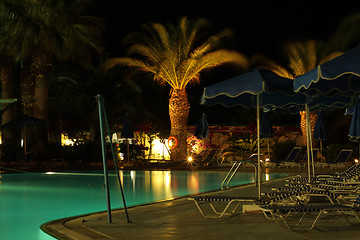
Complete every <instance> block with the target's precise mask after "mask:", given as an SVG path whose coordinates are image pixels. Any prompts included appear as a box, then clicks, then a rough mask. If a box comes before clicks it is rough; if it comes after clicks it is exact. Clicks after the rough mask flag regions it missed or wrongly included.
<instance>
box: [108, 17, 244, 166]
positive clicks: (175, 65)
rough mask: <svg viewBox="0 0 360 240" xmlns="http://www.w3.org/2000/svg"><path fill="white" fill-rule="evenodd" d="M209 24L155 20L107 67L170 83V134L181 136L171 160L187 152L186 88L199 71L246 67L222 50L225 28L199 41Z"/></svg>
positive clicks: (233, 54) (232, 53)
mask: <svg viewBox="0 0 360 240" xmlns="http://www.w3.org/2000/svg"><path fill="white" fill-rule="evenodd" d="M207 25H208V23H207V21H206V20H204V19H198V20H195V21H190V20H189V19H188V18H186V17H182V18H181V19H180V21H179V22H178V25H176V26H175V25H171V24H170V25H162V24H160V23H152V24H147V25H145V26H143V30H144V32H137V33H134V34H132V35H130V36H129V37H128V38H127V39H126V43H129V44H130V46H129V49H128V52H129V54H132V57H124V58H113V59H110V60H109V61H108V62H107V63H106V66H107V69H109V68H111V67H113V66H115V65H126V66H128V67H133V68H137V69H139V70H141V71H144V72H148V73H151V74H152V75H153V78H154V81H156V82H157V83H159V84H160V85H165V84H168V85H170V86H171V93H170V94H171V97H170V100H169V115H170V122H171V133H170V134H171V135H172V136H174V137H176V138H177V139H178V147H177V148H175V149H173V151H172V153H171V155H172V159H173V160H176V161H179V160H183V159H185V155H186V146H187V145H186V127H187V119H188V115H189V102H188V99H187V98H188V97H187V93H186V87H187V86H188V85H189V84H190V83H198V82H199V80H200V72H201V71H203V70H205V69H209V68H213V67H216V66H219V65H221V64H225V63H236V64H239V65H241V66H242V67H244V68H246V67H247V65H248V61H247V59H246V57H245V56H243V55H242V54H239V53H237V52H235V51H229V50H223V49H219V48H218V47H219V43H220V41H221V40H222V39H223V38H224V37H225V36H228V35H229V31H222V32H220V33H219V34H217V35H213V36H210V37H209V38H207V39H206V40H205V41H204V42H199V40H201V39H199V37H200V35H201V34H203V33H204V32H203V31H202V30H204V29H205V27H206V26H207Z"/></svg>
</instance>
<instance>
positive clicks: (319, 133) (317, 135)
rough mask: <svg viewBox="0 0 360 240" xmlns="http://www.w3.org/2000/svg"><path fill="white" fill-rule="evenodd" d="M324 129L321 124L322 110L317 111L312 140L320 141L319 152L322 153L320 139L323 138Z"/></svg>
mask: <svg viewBox="0 0 360 240" xmlns="http://www.w3.org/2000/svg"><path fill="white" fill-rule="evenodd" d="M325 138H326V136H325V129H324V124H323V112H322V111H319V112H318V115H317V119H316V122H315V129H314V140H317V141H320V153H321V155H322V141H323V140H325Z"/></svg>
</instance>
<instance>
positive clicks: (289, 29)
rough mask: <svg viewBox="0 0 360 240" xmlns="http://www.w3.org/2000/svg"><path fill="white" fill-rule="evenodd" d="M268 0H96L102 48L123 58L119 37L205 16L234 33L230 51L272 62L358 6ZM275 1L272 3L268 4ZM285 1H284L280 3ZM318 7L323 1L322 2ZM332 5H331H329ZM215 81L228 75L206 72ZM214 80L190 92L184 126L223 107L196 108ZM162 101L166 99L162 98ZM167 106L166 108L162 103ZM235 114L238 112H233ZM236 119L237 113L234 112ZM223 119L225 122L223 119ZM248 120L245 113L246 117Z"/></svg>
mask: <svg viewBox="0 0 360 240" xmlns="http://www.w3.org/2000/svg"><path fill="white" fill-rule="evenodd" d="M268 2H270V1H266V2H265V3H264V1H251V0H250V1H224V0H217V1H207V2H205V1H198V0H193V1H187V0H183V1H181V0H175V1H170V0H168V1H167V2H166V3H164V2H159V1H146V2H144V1H134V0H129V1H126V2H125V1H121V2H120V4H121V5H120V6H119V1H109V0H105V1H104V0H98V3H97V8H96V15H98V16H101V17H103V18H105V20H106V21H107V22H106V25H107V30H106V34H105V38H106V44H107V50H108V52H109V53H110V54H111V55H110V56H111V57H119V56H123V47H122V44H121V41H122V39H123V38H124V36H126V35H127V34H128V33H130V32H132V31H136V30H138V29H139V27H140V26H141V25H142V24H144V23H148V22H150V21H156V22H160V23H167V22H172V23H175V22H176V21H177V19H178V18H179V17H181V16H184V15H185V16H188V17H194V18H195V17H204V18H206V19H208V20H209V21H210V22H211V24H213V25H214V26H215V27H217V28H219V29H221V28H225V27H227V28H230V29H232V30H234V32H235V39H234V42H233V43H232V46H230V47H232V48H235V49H236V50H238V51H240V52H242V53H244V54H246V55H247V56H251V55H253V54H257V53H260V54H263V55H266V56H268V57H270V58H273V59H278V58H280V57H279V56H280V55H281V54H280V53H281V47H282V45H283V43H284V42H285V41H287V40H305V39H309V38H312V39H320V40H325V41H326V39H327V38H328V37H329V36H330V35H331V34H333V33H334V32H335V30H336V27H337V25H338V23H339V21H340V20H341V19H343V18H344V16H346V15H348V14H351V13H354V12H357V11H360V8H355V7H351V6H350V7H349V6H348V5H347V4H344V5H339V3H338V2H337V4H336V6H332V3H327V4H328V6H326V7H324V4H322V5H319V2H316V1H313V2H314V4H315V6H312V5H308V4H305V3H304V2H302V1H294V0H293V1H288V3H282V4H278V3H275V4H274V3H268ZM271 2H277V1H271ZM281 2H284V1H281ZM321 3H325V2H323V1H321ZM330 4H331V5H330ZM214 76H220V77H219V79H215V81H220V80H226V79H227V78H229V77H232V76H231V73H228V72H227V71H226V70H220V71H218V70H217V72H216V71H215V72H211V74H207V73H205V74H204V76H203V75H202V77H203V78H209V77H210V78H214ZM213 81H214V79H205V80H203V83H202V84H201V85H200V86H197V87H195V88H189V89H188V94H189V100H190V104H191V108H190V116H189V123H190V124H191V123H193V124H194V123H196V121H197V120H196V119H197V118H198V115H199V116H200V114H201V112H206V114H207V115H211V114H212V113H211V112H214V114H213V117H214V118H213V117H212V116H210V117H209V116H208V120H209V121H210V122H211V120H212V119H215V116H217V115H219V114H218V112H219V111H222V109H218V108H206V107H204V106H200V105H199V98H200V97H199V96H201V93H202V89H203V87H204V86H207V85H209V83H212V82H213ZM165 101H167V99H165ZM165 105H166V104H165ZM224 111H225V112H224V113H223V114H221V115H222V121H223V123H225V124H226V123H229V122H233V120H232V118H234V114H231V113H233V112H236V111H237V110H236V109H232V110H229V111H230V112H229V113H226V111H228V110H224ZM238 112H239V111H238ZM235 115H236V114H235ZM225 116H226V117H227V119H226V120H225V119H224V118H225ZM249 116H250V115H249Z"/></svg>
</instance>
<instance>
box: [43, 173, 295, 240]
mask: <svg viewBox="0 0 360 240" xmlns="http://www.w3.org/2000/svg"><path fill="white" fill-rule="evenodd" d="M294 175H297V174H291V173H290V174H289V175H288V176H286V177H282V178H277V179H272V180H269V181H265V182H263V183H262V184H266V185H267V184H271V183H273V182H277V181H282V180H286V179H288V178H291V177H293V176H294ZM253 185H254V183H247V184H243V185H238V186H233V187H230V188H229V189H226V190H231V189H238V188H245V187H250V186H253ZM220 191H223V190H221V189H217V190H212V191H206V192H201V193H195V194H189V195H184V196H180V197H174V198H171V199H165V200H159V201H155V202H151V203H144V204H139V205H135V206H130V207H128V209H130V208H136V207H143V206H150V205H154V204H159V203H164V202H170V201H175V200H181V199H187V198H188V197H190V196H196V195H202V194H207V193H216V192H220ZM123 209H124V208H115V209H112V210H111V211H112V212H114V211H120V210H123ZM104 214H107V211H106V210H103V211H98V212H91V213H86V214H80V215H76V216H71V217H66V218H60V219H54V220H51V221H48V222H45V223H43V224H41V225H40V229H41V230H42V231H43V232H45V233H46V234H48V235H50V236H52V237H54V238H56V239H61V240H78V239H79V240H91V239H94V238H90V237H89V236H88V235H92V236H93V237H97V238H99V237H102V238H103V237H106V238H108V239H113V238H112V237H110V236H106V235H104V234H102V233H99V232H96V231H95V230H92V229H90V228H88V227H86V226H84V225H83V224H82V223H83V222H84V219H85V218H86V217H89V216H92V218H94V217H96V216H98V215H104ZM71 221H72V223H74V222H73V221H76V222H75V224H78V225H77V227H79V230H81V231H82V232H86V233H87V235H84V234H81V233H79V232H78V231H74V230H72V229H70V228H68V227H66V225H65V224H66V223H70V222H71ZM50 229H51V230H50Z"/></svg>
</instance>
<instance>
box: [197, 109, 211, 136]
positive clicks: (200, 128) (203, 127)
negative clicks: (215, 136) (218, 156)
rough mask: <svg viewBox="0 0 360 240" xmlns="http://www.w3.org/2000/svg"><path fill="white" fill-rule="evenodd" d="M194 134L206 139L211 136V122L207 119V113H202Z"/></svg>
mask: <svg viewBox="0 0 360 240" xmlns="http://www.w3.org/2000/svg"><path fill="white" fill-rule="evenodd" d="M194 136H195V137H197V138H199V139H204V138H207V137H208V136H209V124H208V122H207V120H206V115H205V113H203V114H202V115H201V117H200V119H199V121H198V122H197V125H196V129H195V134H194Z"/></svg>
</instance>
